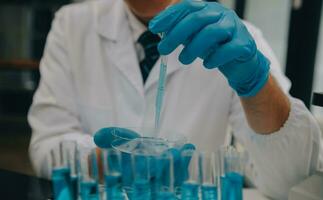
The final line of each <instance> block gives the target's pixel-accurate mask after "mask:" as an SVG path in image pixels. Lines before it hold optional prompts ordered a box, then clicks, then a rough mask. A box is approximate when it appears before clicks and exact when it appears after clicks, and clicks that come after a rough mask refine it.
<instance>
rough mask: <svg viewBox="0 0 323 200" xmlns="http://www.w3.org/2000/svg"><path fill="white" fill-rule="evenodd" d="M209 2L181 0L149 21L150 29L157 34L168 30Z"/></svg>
mask: <svg viewBox="0 0 323 200" xmlns="http://www.w3.org/2000/svg"><path fill="white" fill-rule="evenodd" d="M206 5H207V4H206V3H205V2H202V1H181V2H180V3H177V4H175V5H173V6H170V7H169V8H167V9H166V10H164V11H162V12H160V13H159V14H158V15H157V16H156V17H154V18H153V19H152V20H151V21H150V22H149V30H150V31H151V32H153V33H155V34H157V33H161V32H166V33H167V32H168V31H169V29H171V28H172V27H173V26H174V25H175V24H176V23H177V22H178V21H180V20H181V19H182V18H184V17H185V16H186V15H188V14H189V13H191V12H195V11H198V10H200V9H203V8H204V7H205V6H206Z"/></svg>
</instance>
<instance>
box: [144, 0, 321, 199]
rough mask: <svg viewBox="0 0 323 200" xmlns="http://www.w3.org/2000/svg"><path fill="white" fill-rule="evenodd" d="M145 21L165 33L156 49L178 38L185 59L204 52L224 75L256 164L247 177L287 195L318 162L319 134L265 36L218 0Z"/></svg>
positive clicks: (237, 128)
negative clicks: (260, 36) (293, 94)
mask: <svg viewBox="0 0 323 200" xmlns="http://www.w3.org/2000/svg"><path fill="white" fill-rule="evenodd" d="M149 28H150V30H151V31H152V32H154V33H159V32H166V37H164V38H163V39H162V41H161V43H160V44H159V47H158V49H159V51H160V53H161V54H169V53H171V52H172V51H173V50H174V49H176V48H177V47H178V46H179V45H181V44H183V46H184V48H183V50H182V52H181V54H180V56H179V60H180V61H181V62H182V63H183V64H190V63H192V62H193V61H194V60H195V59H196V58H201V59H203V65H204V67H205V68H208V69H214V68H217V69H219V71H220V72H221V73H222V74H223V75H224V76H225V77H226V78H227V80H228V83H229V85H230V86H231V87H232V89H233V90H234V92H233V98H232V99H233V100H232V108H231V111H230V116H229V120H230V124H231V125H232V128H233V131H234V134H235V136H236V138H237V139H238V141H240V142H241V143H242V145H244V147H245V148H246V150H247V152H248V153H249V155H250V156H249V158H250V160H252V163H253V164H254V165H253V167H252V168H253V170H252V172H253V174H252V177H251V178H252V181H253V182H254V184H255V185H256V186H257V187H258V188H259V189H260V190H261V191H262V192H263V193H264V194H266V195H268V196H270V197H272V198H275V199H287V196H288V192H289V190H290V188H291V187H292V186H293V185H295V184H297V183H299V182H300V181H301V180H302V179H304V178H306V177H307V176H309V175H310V174H311V173H312V172H313V171H314V170H315V169H316V168H317V166H318V158H319V152H320V148H321V142H320V140H321V136H320V130H319V128H318V126H317V124H316V123H315V120H314V119H313V117H312V116H311V114H310V112H309V111H308V110H307V109H306V107H305V106H304V104H303V103H302V102H301V101H300V100H297V99H294V98H292V97H289V96H288V95H285V94H286V92H287V90H288V85H289V83H288V81H287V80H286V78H285V77H283V75H282V74H281V73H277V69H276V68H277V66H278V65H277V63H276V60H275V59H272V58H273V57H274V56H272V55H270V54H271V53H268V51H269V50H268V49H270V48H269V47H268V45H267V44H266V43H265V42H264V41H263V40H262V39H260V40H258V41H261V42H258V44H256V42H257V41H255V39H254V37H255V36H254V35H251V34H250V33H249V31H248V29H247V27H246V25H245V23H243V22H242V21H241V20H240V19H239V18H238V16H237V15H236V14H235V13H234V12H233V11H231V10H229V9H227V8H225V7H223V6H222V5H220V4H218V3H215V2H202V1H182V2H181V3H179V4H176V5H174V6H171V7H169V8H168V9H166V10H165V11H163V12H161V13H160V14H159V15H158V16H157V17H155V18H154V19H153V20H152V21H151V22H150V24H149ZM273 77H275V78H276V80H277V82H279V83H280V86H281V87H282V89H283V90H280V89H279V87H278V85H277V84H276V83H275V82H274V80H273ZM205 87H207V85H206V86H205ZM282 91H284V92H285V94H284V93H283V92H282ZM241 99H242V100H241ZM241 104H243V106H244V108H245V111H244V110H243V108H242V106H241ZM246 116H247V117H246ZM247 119H248V120H247ZM248 121H249V124H250V126H249V125H248ZM256 132H258V133H262V134H256ZM266 133H272V134H266Z"/></svg>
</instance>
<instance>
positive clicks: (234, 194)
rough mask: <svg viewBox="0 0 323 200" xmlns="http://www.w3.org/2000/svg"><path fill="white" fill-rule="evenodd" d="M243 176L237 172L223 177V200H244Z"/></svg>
mask: <svg viewBox="0 0 323 200" xmlns="http://www.w3.org/2000/svg"><path fill="white" fill-rule="evenodd" d="M242 187H243V176H241V175H240V174H238V173H236V172H229V173H226V174H225V176H222V177H221V196H222V200H242V199H243V196H242Z"/></svg>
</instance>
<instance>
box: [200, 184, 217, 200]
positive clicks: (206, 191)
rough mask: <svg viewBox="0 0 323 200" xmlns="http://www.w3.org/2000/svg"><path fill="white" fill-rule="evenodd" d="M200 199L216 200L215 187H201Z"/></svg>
mask: <svg viewBox="0 0 323 200" xmlns="http://www.w3.org/2000/svg"><path fill="white" fill-rule="evenodd" d="M202 199H203V200H217V199H218V191H217V187H216V186H215V185H203V186H202Z"/></svg>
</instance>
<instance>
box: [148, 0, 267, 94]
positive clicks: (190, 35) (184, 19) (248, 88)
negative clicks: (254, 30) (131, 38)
mask: <svg viewBox="0 0 323 200" xmlns="http://www.w3.org/2000/svg"><path fill="white" fill-rule="evenodd" d="M149 29H150V30H151V32H153V33H162V32H164V33H165V36H164V37H163V39H162V41H161V42H160V44H159V46H158V50H159V52H160V54H162V55H167V54H169V53H171V52H172V51H173V50H175V49H176V48H177V47H178V46H179V45H181V44H183V45H184V49H183V50H182V52H181V54H180V56H179V60H180V62H181V63H183V64H190V63H192V62H193V61H194V60H195V59H196V58H197V57H199V58H201V59H203V60H204V62H203V64H204V66H205V67H206V68H208V69H212V68H218V69H219V70H220V71H221V72H222V73H223V74H224V76H225V77H226V78H227V79H228V82H229V84H230V86H231V87H232V88H233V89H234V90H235V91H236V92H237V93H238V95H239V96H243V97H250V96H254V95H256V94H257V93H258V92H259V91H260V90H261V88H262V87H263V86H264V85H265V83H266V82H267V80H268V77H269V65H270V62H269V60H268V59H267V58H266V57H265V56H264V55H263V54H262V53H261V52H260V51H258V50H257V46H256V43H255V41H254V39H253V38H252V36H251V35H250V33H249V32H248V30H247V28H246V27H245V25H244V24H243V22H242V21H241V20H240V19H239V17H238V16H237V15H236V13H235V12H234V11H232V10H230V9H228V8H225V7H224V6H222V5H220V4H219V3H215V2H203V1H193V0H183V1H181V2H180V3H178V4H175V5H173V6H170V7H168V8H167V9H166V10H164V11H162V12H161V13H160V14H158V15H157V16H156V17H155V18H154V19H152V20H151V21H150V23H149Z"/></svg>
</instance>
